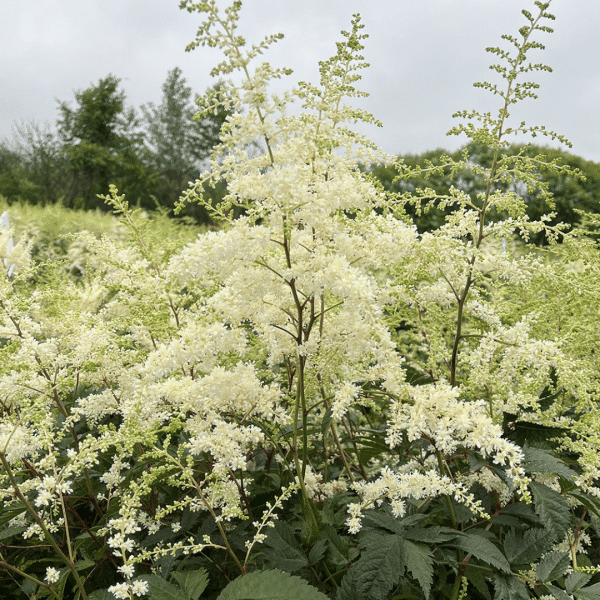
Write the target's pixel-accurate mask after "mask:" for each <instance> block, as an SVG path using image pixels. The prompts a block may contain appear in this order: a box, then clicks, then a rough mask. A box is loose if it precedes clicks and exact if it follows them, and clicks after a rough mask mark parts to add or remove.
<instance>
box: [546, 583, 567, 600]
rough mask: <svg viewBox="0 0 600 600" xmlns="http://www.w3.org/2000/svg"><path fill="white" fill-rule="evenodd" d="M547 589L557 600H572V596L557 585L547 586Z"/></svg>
mask: <svg viewBox="0 0 600 600" xmlns="http://www.w3.org/2000/svg"><path fill="white" fill-rule="evenodd" d="M546 589H547V590H548V591H549V592H550V593H551V594H552V595H553V596H554V597H555V598H556V600H572V599H571V596H569V594H567V592H565V590H561V589H560V588H559V587H556V586H555V585H550V584H548V583H547V584H546Z"/></svg>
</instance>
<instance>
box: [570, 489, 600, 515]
mask: <svg viewBox="0 0 600 600" xmlns="http://www.w3.org/2000/svg"><path fill="white" fill-rule="evenodd" d="M569 496H572V497H573V498H576V499H577V500H579V502H581V504H583V506H585V507H586V508H587V509H588V510H589V511H590V512H591V513H593V514H595V515H596V516H597V517H600V501H598V500H597V499H596V498H593V497H591V496H589V495H588V494H585V493H583V492H582V491H581V490H573V491H570V492H569Z"/></svg>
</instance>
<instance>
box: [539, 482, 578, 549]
mask: <svg viewBox="0 0 600 600" xmlns="http://www.w3.org/2000/svg"><path fill="white" fill-rule="evenodd" d="M530 486H531V491H532V492H533V501H534V504H535V512H536V513H537V514H538V515H539V517H540V519H541V521H542V523H543V524H544V526H545V527H546V529H548V531H550V532H552V534H553V535H554V539H557V540H562V539H563V537H564V536H565V534H566V533H567V531H568V530H569V526H570V524H571V511H570V509H569V504H568V502H567V501H566V500H565V499H564V498H563V497H562V496H561V495H560V494H559V493H558V492H555V491H554V490H552V489H550V488H549V487H548V486H547V485H544V484H543V483H538V482H537V481H532V482H531V484H530Z"/></svg>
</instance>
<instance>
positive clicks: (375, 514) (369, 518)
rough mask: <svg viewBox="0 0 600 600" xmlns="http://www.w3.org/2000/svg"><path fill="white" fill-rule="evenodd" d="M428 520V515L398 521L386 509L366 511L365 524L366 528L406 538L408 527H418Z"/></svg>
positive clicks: (412, 516)
mask: <svg viewBox="0 0 600 600" xmlns="http://www.w3.org/2000/svg"><path fill="white" fill-rule="evenodd" d="M427 518H428V517H427V515H424V514H415V515H408V516H406V517H404V518H403V519H398V518H396V517H394V516H393V515H392V514H391V512H390V509H389V508H385V509H384V510H381V509H379V510H368V511H366V512H365V515H364V524H365V527H367V526H368V527H378V528H380V529H386V530H387V531H391V532H392V533H397V534H399V535H402V536H404V535H405V532H406V528H407V527H415V526H418V525H419V524H420V523H422V522H423V521H424V520H425V519H427Z"/></svg>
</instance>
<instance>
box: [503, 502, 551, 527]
mask: <svg viewBox="0 0 600 600" xmlns="http://www.w3.org/2000/svg"><path fill="white" fill-rule="evenodd" d="M500 514H503V515H510V516H515V517H519V518H520V519H527V520H528V521H530V522H531V523H533V524H536V525H538V524H541V522H540V519H539V517H538V516H537V515H536V514H535V512H534V510H533V508H531V506H529V505H528V504H525V503H523V502H515V503H514V504H509V505H508V506H505V507H504V508H503V509H502V512H501V513H500Z"/></svg>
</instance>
